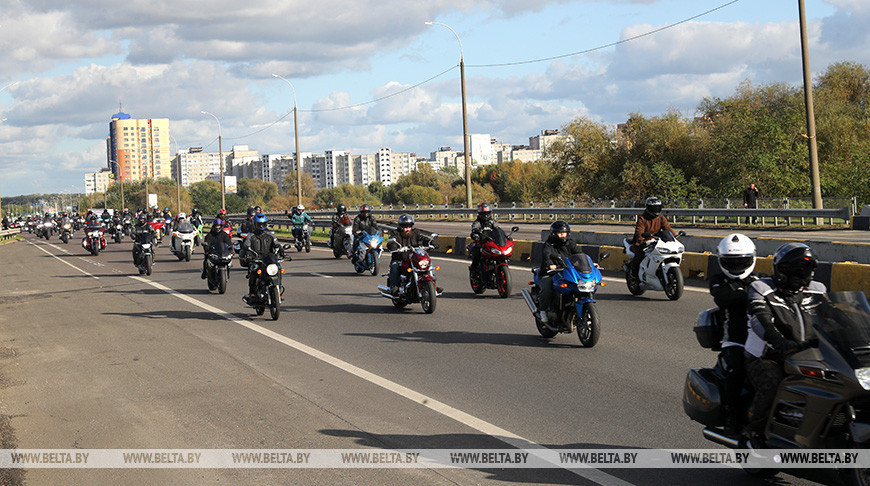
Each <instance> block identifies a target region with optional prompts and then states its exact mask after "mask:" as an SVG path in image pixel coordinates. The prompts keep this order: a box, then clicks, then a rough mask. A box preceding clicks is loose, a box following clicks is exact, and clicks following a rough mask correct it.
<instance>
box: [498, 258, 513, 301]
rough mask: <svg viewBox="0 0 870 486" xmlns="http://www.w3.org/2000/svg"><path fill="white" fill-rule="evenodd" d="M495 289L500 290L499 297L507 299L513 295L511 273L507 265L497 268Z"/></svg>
mask: <svg viewBox="0 0 870 486" xmlns="http://www.w3.org/2000/svg"><path fill="white" fill-rule="evenodd" d="M495 288H496V290H498V296H499V297H501V298H502V299H506V298H508V297H510V295H511V271H510V270H509V269H508V267H507V265H503V266H500V267H498V268H496V271H495Z"/></svg>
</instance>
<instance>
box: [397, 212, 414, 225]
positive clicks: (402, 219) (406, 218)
mask: <svg viewBox="0 0 870 486" xmlns="http://www.w3.org/2000/svg"><path fill="white" fill-rule="evenodd" d="M413 227H414V217H413V216H411V215H410V214H403V215H401V216H399V228H413Z"/></svg>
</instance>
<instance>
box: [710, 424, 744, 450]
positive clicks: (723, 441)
mask: <svg viewBox="0 0 870 486" xmlns="http://www.w3.org/2000/svg"><path fill="white" fill-rule="evenodd" d="M704 438H705V439H707V440H709V441H711V442H715V443H717V444H719V445H723V446H725V447H730V448H732V449H740V439H735V438H733V437H729V436H727V435H724V434H722V433H720V432H717V431H715V430H712V429H708V428H705V429H704Z"/></svg>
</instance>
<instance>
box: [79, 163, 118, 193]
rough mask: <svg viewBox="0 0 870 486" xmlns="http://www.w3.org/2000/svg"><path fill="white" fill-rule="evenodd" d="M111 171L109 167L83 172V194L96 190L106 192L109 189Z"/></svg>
mask: <svg viewBox="0 0 870 486" xmlns="http://www.w3.org/2000/svg"><path fill="white" fill-rule="evenodd" d="M111 175H112V172H111V171H109V169H101V170H100V171H99V172H88V173H87V174H85V196H90V195H91V194H94V193H97V192H106V191H107V190H108V189H109V183H110V182H111V181H112V178H111V177H110V176H111Z"/></svg>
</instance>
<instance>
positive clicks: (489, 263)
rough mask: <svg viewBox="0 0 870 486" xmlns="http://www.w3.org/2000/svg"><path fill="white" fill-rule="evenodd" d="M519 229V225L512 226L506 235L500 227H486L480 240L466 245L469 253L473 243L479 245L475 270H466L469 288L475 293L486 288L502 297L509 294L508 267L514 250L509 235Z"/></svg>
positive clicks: (481, 291)
mask: <svg viewBox="0 0 870 486" xmlns="http://www.w3.org/2000/svg"><path fill="white" fill-rule="evenodd" d="M519 230H520V228H519V226H514V227H513V228H511V232H510V234H508V235H506V234H505V233H504V231H503V230H502V229H501V228H496V229H492V228H486V229H484V233H483V239H482V240H481V241H480V242H477V243H471V244H469V245H468V246H467V247H466V253H469V252H470V251H471V249H472V248H473V247H474V246H475V245H480V264H479V265H478V266H477V272H474V273H472V272H471V271H470V270H469V272H468V280H469V282H470V283H471V290H472V291H473V292H474V293H475V294H482V293H483V292H484V291H485V290H486V289H496V290H497V291H498V295H499V297H501V298H503V299H506V298H508V297H509V296H510V295H511V271H510V268H509V267H508V262H509V261H510V259H511V255H512V254H513V252H514V242H513V240H512V239H511V235H513V234H514V233H515V232H517V231H519Z"/></svg>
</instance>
